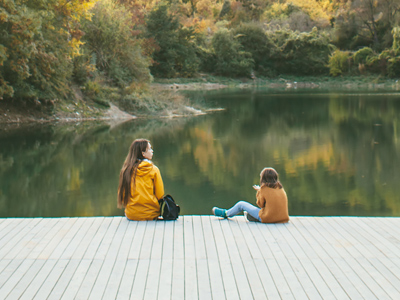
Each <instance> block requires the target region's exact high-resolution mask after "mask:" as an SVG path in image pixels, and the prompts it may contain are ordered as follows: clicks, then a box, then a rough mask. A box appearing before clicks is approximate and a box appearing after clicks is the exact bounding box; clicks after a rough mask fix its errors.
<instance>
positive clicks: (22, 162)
mask: <svg viewBox="0 0 400 300" xmlns="http://www.w3.org/2000/svg"><path fill="white" fill-rule="evenodd" d="M202 96H203V97H206V98H207V101H209V102H211V103H214V105H218V106H222V107H226V108H227V109H226V111H223V112H218V113H214V114H210V115H206V116H201V117H196V118H191V119H175V120H133V121H131V122H128V123H124V124H122V125H120V126H116V127H111V126H109V125H106V124H102V123H85V124H75V125H71V124H64V125H41V126H30V127H23V128H19V129H5V128H3V129H2V130H1V131H0V216H1V217H33V216H46V217H48V216H53V217H57V216H96V215H105V216H108V215H122V211H120V210H118V209H117V208H116V190H117V185H118V174H119V170H120V167H121V165H122V162H123V160H124V158H125V156H126V154H127V150H128V147H129V145H130V143H131V142H132V140H133V139H135V138H138V137H145V138H149V139H150V140H151V141H152V145H153V147H154V151H155V152H154V162H155V163H156V164H157V165H158V166H159V168H160V170H161V172H162V175H163V178H164V183H165V186H166V192H167V193H170V194H172V195H173V196H174V197H175V199H176V200H177V202H179V204H180V206H181V208H182V213H183V214H210V210H211V207H212V206H214V205H218V206H223V207H228V206H231V205H233V204H234V203H235V202H236V201H238V200H241V199H244V200H247V201H254V200H255V194H254V190H253V189H252V188H251V186H252V185H253V184H255V183H257V182H258V180H259V179H258V175H259V172H260V170H261V169H262V168H263V167H264V166H273V167H275V168H276V169H277V170H278V172H279V173H280V176H281V181H282V183H283V185H284V186H285V189H286V191H287V193H288V197H289V205H290V206H289V210H290V214H291V215H376V216H378V215H379V216H380V215H384V216H400V200H399V197H398V195H399V192H400V186H399V185H398V184H397V182H398V181H399V179H400V171H399V168H398V166H399V162H400V157H399V154H400V147H399V146H400V145H399V132H400V130H399V129H400V128H399V123H398V119H399V117H398V116H399V112H400V101H399V100H400V99H399V96H396V95H393V94H391V95H384V94H379V95H343V94H335V93H328V94H305V93H303V94H299V93H297V94H271V93H270V92H267V91H256V92H255V91H251V92H249V91H231V92H226V91H225V92H214V93H207V94H205V95H202Z"/></svg>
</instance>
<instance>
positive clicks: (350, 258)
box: [313, 218, 382, 299]
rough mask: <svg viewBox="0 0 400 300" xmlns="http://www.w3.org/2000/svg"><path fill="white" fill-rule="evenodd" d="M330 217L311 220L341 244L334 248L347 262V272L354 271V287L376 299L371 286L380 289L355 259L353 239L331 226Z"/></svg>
mask: <svg viewBox="0 0 400 300" xmlns="http://www.w3.org/2000/svg"><path fill="white" fill-rule="evenodd" d="M330 219H331V218H326V219H324V220H321V218H315V219H313V220H316V221H317V222H318V225H320V226H322V227H323V228H324V229H325V233H324V234H325V235H326V236H329V237H330V238H331V239H332V240H333V241H336V243H337V245H341V247H336V250H337V251H338V252H339V254H340V255H341V259H342V260H343V262H344V263H347V265H348V269H347V272H354V278H353V279H354V281H356V282H357V284H356V288H357V289H358V290H359V291H360V293H361V295H362V296H363V297H368V298H369V299H377V296H376V295H375V294H374V292H376V291H375V290H374V289H373V287H375V288H377V289H379V291H378V292H379V293H381V292H382V291H381V289H380V287H379V286H377V284H376V282H375V281H373V279H372V278H371V277H370V276H368V274H366V271H365V269H364V268H363V267H362V264H361V263H360V262H359V261H357V260H356V259H355V256H358V257H357V258H359V254H358V253H356V249H355V247H354V244H353V241H351V240H346V239H345V238H343V236H342V235H341V234H340V229H339V228H335V227H332V225H331V224H330V222H331V220H330ZM344 266H345V264H344ZM370 284H371V285H370Z"/></svg>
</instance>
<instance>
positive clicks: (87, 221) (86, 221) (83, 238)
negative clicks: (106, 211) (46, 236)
mask: <svg viewBox="0 0 400 300" xmlns="http://www.w3.org/2000/svg"><path fill="white" fill-rule="evenodd" d="M81 219H82V220H83V222H82V224H81V226H80V227H79V230H78V231H77V233H76V234H75V236H74V237H73V239H72V240H71V241H70V242H69V244H68V245H67V247H66V248H65V250H64V251H63V252H62V253H61V255H60V256H59V257H57V258H59V259H71V258H72V255H73V254H74V253H75V251H76V250H77V248H78V247H79V249H80V251H82V252H83V251H85V250H86V248H87V246H88V245H89V243H90V241H91V240H92V238H93V236H94V233H95V230H97V229H98V228H99V226H100V224H101V222H102V220H103V219H104V218H81ZM77 224H79V223H77ZM93 224H95V227H94V226H93ZM94 228H95V230H94ZM53 255H54V253H53Z"/></svg>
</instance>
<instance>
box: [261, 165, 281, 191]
mask: <svg viewBox="0 0 400 300" xmlns="http://www.w3.org/2000/svg"><path fill="white" fill-rule="evenodd" d="M263 185H266V186H267V187H270V188H273V189H276V188H279V189H281V188H282V187H283V186H282V184H281V183H280V181H279V174H278V172H276V171H275V169H274V168H264V169H263V170H262V171H261V174H260V186H263Z"/></svg>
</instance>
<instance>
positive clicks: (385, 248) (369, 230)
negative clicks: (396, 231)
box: [341, 218, 400, 267]
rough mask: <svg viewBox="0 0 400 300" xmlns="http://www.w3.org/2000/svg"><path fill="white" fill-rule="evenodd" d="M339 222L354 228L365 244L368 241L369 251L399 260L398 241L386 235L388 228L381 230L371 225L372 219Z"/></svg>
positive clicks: (399, 243) (346, 219) (344, 219)
mask: <svg viewBox="0 0 400 300" xmlns="http://www.w3.org/2000/svg"><path fill="white" fill-rule="evenodd" d="M341 220H342V221H345V222H346V223H347V224H349V225H351V226H352V228H355V229H356V230H357V232H359V233H360V236H358V235H357V236H358V237H364V242H365V243H367V241H368V249H371V251H375V253H377V252H378V253H384V254H385V257H389V258H400V240H399V239H398V238H396V237H394V236H393V235H392V234H390V233H388V232H390V229H389V228H388V229H382V228H381V227H380V226H379V225H378V224H376V223H375V224H374V225H372V224H371V222H373V220H374V218H360V220H357V222H356V221H355V219H354V218H351V219H349V218H341ZM371 225H372V226H371ZM388 230H389V231H388ZM392 232H393V231H392ZM396 244H398V245H399V246H398V245H396ZM399 267H400V266H399Z"/></svg>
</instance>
